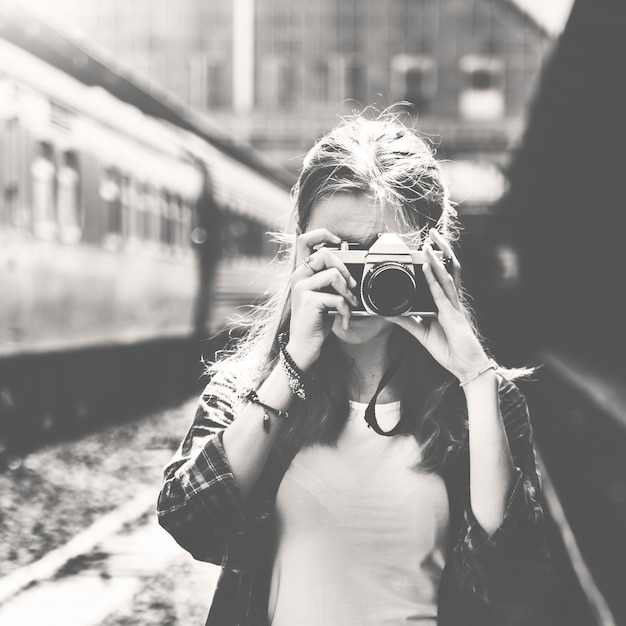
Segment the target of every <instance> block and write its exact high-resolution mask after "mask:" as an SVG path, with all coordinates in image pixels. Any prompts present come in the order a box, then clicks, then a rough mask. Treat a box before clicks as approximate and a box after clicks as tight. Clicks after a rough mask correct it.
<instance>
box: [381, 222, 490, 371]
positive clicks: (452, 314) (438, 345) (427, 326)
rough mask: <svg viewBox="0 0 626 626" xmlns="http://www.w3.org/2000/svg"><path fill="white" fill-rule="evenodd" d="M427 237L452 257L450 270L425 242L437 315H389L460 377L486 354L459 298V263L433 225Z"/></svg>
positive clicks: (426, 268)
mask: <svg viewBox="0 0 626 626" xmlns="http://www.w3.org/2000/svg"><path fill="white" fill-rule="evenodd" d="M429 236H430V238H431V239H432V241H434V242H435V243H436V244H437V245H438V246H439V248H440V249H441V251H442V252H443V254H444V257H447V258H449V259H451V261H450V262H451V263H452V273H451V274H450V273H448V271H447V270H446V268H445V267H444V264H443V263H442V262H441V261H440V260H439V259H438V258H437V257H436V256H435V253H434V252H433V249H432V247H431V246H430V245H429V244H426V245H425V246H424V252H425V254H426V259H427V262H426V263H425V264H424V265H423V271H424V276H425V277H426V281H427V282H428V286H429V287H430V292H431V293H432V296H433V299H434V301H435V304H436V306H437V311H438V315H437V317H436V318H429V319H422V318H419V317H411V316H399V317H389V318H387V319H388V320H389V321H391V322H393V323H394V324H397V325H398V326H400V327H402V328H404V329H405V330H406V331H408V332H409V333H411V335H413V336H414V337H415V338H416V339H417V340H418V341H419V342H420V343H421V344H422V345H423V346H424V347H425V348H426V349H427V350H428V352H430V354H431V355H432V357H433V358H434V359H435V360H436V361H437V362H438V363H439V364H440V365H441V366H442V367H445V368H446V369H447V370H448V371H449V372H451V373H452V374H453V375H454V376H456V377H457V378H458V379H459V380H465V379H466V378H468V377H470V376H472V375H473V374H475V373H476V371H478V370H479V369H480V368H481V367H482V366H484V365H485V364H486V363H487V362H488V357H487V355H486V354H485V351H484V350H483V347H482V345H481V343H480V341H479V339H478V337H477V336H476V333H475V332H474V329H473V327H472V324H471V323H470V321H469V320H468V318H467V316H466V314H465V312H464V311H463V308H462V306H461V303H460V300H459V292H458V289H459V284H460V264H459V262H458V260H457V258H456V256H455V255H454V253H453V252H452V249H451V248H450V246H449V245H448V243H447V241H446V240H445V239H444V238H443V237H442V236H441V235H440V234H439V232H438V231H437V230H435V229H431V231H430V233H429Z"/></svg>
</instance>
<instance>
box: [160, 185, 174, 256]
mask: <svg viewBox="0 0 626 626" xmlns="http://www.w3.org/2000/svg"><path fill="white" fill-rule="evenodd" d="M160 203H161V244H162V246H163V248H164V249H165V250H167V249H168V248H169V247H170V246H171V245H172V213H171V210H170V194H169V193H168V192H167V191H164V190H161V194H160Z"/></svg>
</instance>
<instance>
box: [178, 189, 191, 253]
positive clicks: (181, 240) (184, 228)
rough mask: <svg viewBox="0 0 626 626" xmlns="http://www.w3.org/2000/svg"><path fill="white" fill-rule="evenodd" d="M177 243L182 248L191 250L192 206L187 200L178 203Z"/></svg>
mask: <svg viewBox="0 0 626 626" xmlns="http://www.w3.org/2000/svg"><path fill="white" fill-rule="evenodd" d="M179 210H180V219H179V221H178V224H179V227H178V245H179V247H180V248H181V249H182V250H186V251H187V252H189V251H190V250H191V229H192V227H193V208H192V205H191V204H190V203H189V202H188V201H184V202H183V203H182V204H179Z"/></svg>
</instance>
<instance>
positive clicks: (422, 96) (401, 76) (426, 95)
mask: <svg viewBox="0 0 626 626" xmlns="http://www.w3.org/2000/svg"><path fill="white" fill-rule="evenodd" d="M436 69H437V68H436V65H435V62H434V60H433V59H431V58H430V57H427V56H422V55H410V54H400V55H398V56H397V57H394V59H393V60H392V62H391V92H392V94H393V98H394V100H396V101H401V102H408V103H410V104H412V105H414V106H415V109H416V110H417V113H422V114H423V113H428V112H429V111H430V107H431V104H432V100H433V98H434V96H435V93H436V91H437V71H436Z"/></svg>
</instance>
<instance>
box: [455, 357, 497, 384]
mask: <svg viewBox="0 0 626 626" xmlns="http://www.w3.org/2000/svg"><path fill="white" fill-rule="evenodd" d="M497 369H498V364H497V363H496V362H495V361H494V360H493V359H489V361H488V363H487V365H485V367H483V368H482V369H481V370H479V371H478V372H476V373H475V374H472V376H470V377H469V378H466V379H465V380H463V381H460V382H459V387H464V386H465V385H467V383H470V382H472V381H473V380H475V379H476V378H478V377H479V376H482V375H483V374H484V373H485V372H488V371H489V370H497Z"/></svg>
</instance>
